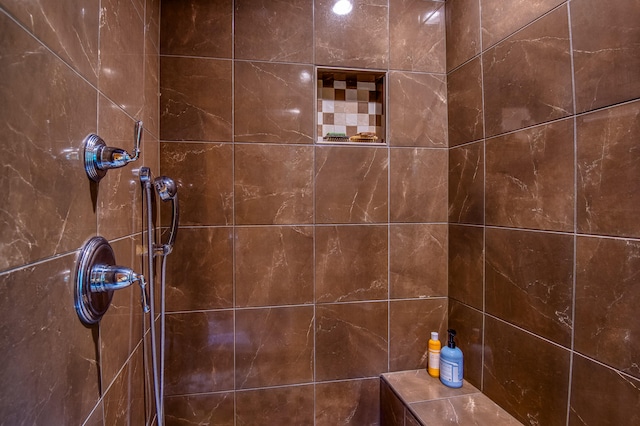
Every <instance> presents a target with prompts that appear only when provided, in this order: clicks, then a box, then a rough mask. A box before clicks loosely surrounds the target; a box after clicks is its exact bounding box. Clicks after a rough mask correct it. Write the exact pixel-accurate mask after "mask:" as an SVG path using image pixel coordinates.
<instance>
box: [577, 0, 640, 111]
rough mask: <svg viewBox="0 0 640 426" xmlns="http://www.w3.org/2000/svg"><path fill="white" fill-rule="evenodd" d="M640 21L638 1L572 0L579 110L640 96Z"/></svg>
mask: <svg viewBox="0 0 640 426" xmlns="http://www.w3.org/2000/svg"><path fill="white" fill-rule="evenodd" d="M639 22H640V7H639V6H638V3H637V1H631V2H624V3H620V4H616V5H615V6H613V5H609V4H607V3H603V2H599V1H594V0H580V1H572V2H571V29H572V37H573V61H574V72H575V85H576V109H577V110H578V112H582V111H587V110H590V109H595V108H599V107H603V106H608V105H613V104H615V103H618V102H623V101H627V100H631V99H635V98H638V97H640V79H638V72H639V71H640V43H638V40H639V39H640V24H639ZM594 35H597V37H596V36H594Z"/></svg>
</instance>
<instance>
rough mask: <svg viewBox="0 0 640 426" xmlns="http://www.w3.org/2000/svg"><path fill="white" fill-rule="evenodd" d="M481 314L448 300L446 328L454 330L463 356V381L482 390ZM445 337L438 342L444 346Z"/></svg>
mask: <svg viewBox="0 0 640 426" xmlns="http://www.w3.org/2000/svg"><path fill="white" fill-rule="evenodd" d="M482 316H483V315H482V312H480V311H477V310H475V309H473V308H471V307H469V306H467V305H465V304H462V303H460V302H458V301H456V300H453V299H449V312H448V316H447V327H449V328H452V329H454V330H456V332H457V334H456V344H457V346H458V347H459V348H460V350H461V351H462V353H463V355H464V381H465V383H470V384H472V385H473V386H475V387H477V388H479V389H480V388H482V344H483V342H482V339H483V325H482V324H483V321H482ZM445 336H446V335H442V337H441V338H440V341H441V342H442V344H443V346H444V345H445V344H446V338H445Z"/></svg>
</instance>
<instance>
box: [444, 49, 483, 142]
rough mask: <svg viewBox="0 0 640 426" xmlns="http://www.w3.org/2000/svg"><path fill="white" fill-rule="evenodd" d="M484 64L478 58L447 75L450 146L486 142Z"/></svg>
mask: <svg viewBox="0 0 640 426" xmlns="http://www.w3.org/2000/svg"><path fill="white" fill-rule="evenodd" d="M483 114H484V111H483V108H482V65H481V63H480V58H476V59H474V60H472V61H470V62H469V63H467V64H465V65H463V66H461V67H460V68H458V69H457V70H455V71H453V72H452V73H450V74H448V75H447V119H448V123H449V146H456V145H460V144H463V143H466V142H472V141H475V140H478V139H482V137H483V136H484V116H483Z"/></svg>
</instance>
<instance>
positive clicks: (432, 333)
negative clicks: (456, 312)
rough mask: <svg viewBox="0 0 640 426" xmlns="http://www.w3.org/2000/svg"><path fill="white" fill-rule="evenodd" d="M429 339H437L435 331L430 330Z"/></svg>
mask: <svg viewBox="0 0 640 426" xmlns="http://www.w3.org/2000/svg"><path fill="white" fill-rule="evenodd" d="M431 340H438V332H437V331H432V332H431Z"/></svg>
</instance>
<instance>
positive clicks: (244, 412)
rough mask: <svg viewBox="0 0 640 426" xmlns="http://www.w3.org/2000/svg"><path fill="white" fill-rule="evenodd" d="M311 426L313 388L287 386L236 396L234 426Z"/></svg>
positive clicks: (251, 391)
mask: <svg viewBox="0 0 640 426" xmlns="http://www.w3.org/2000/svg"><path fill="white" fill-rule="evenodd" d="M285 424H291V425H300V426H313V424H314V419H313V386H312V385H307V386H286V387H280V388H272V389H257V390H250V391H242V392H237V393H236V425H237V426H271V425H285Z"/></svg>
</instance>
